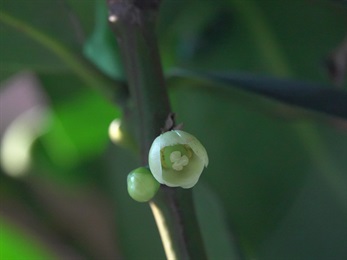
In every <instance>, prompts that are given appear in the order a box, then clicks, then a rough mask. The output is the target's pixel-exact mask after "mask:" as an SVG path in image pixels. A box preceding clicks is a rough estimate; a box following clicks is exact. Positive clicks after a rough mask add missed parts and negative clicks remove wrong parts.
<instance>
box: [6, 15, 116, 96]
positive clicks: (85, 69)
mask: <svg viewBox="0 0 347 260" xmlns="http://www.w3.org/2000/svg"><path fill="white" fill-rule="evenodd" d="M0 21H1V22H3V23H4V24H6V25H8V26H11V27H13V28H14V29H16V30H18V31H20V32H22V33H24V34H25V35H27V36H28V37H30V38H31V39H33V40H35V41H36V42H37V43H39V44H41V45H42V46H43V47H45V48H46V49H48V50H49V51H51V52H52V53H54V54H55V55H57V56H58V57H59V58H60V59H61V60H62V61H63V62H64V63H65V64H66V65H67V66H68V67H69V68H70V69H71V70H72V71H73V72H74V73H76V75H78V76H79V77H80V78H81V79H82V80H83V81H84V82H85V83H86V85H87V86H89V87H92V88H95V89H97V90H98V91H101V92H102V93H103V94H104V96H106V97H108V98H109V97H111V96H112V95H111V91H110V89H111V88H110V87H109V86H110V85H111V84H110V83H109V82H106V79H105V78H103V77H102V76H101V75H100V74H99V73H98V72H96V71H95V70H94V69H93V68H92V67H91V66H90V65H89V64H88V63H87V62H85V61H84V60H83V59H82V58H81V57H79V56H78V55H75V54H73V53H72V52H71V51H70V50H69V49H67V48H65V46H64V45H63V44H62V43H60V42H59V41H57V40H56V39H54V38H52V37H50V36H48V35H46V34H44V33H43V32H41V31H39V30H37V29H35V28H34V27H32V26H30V25H28V24H27V23H25V22H24V21H21V20H20V19H17V18H15V17H13V16H11V15H10V14H7V13H5V12H3V11H0ZM118 87H120V86H118ZM118 87H117V90H119V88H118ZM117 90H116V91H117Z"/></svg>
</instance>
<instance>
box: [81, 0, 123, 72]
mask: <svg viewBox="0 0 347 260" xmlns="http://www.w3.org/2000/svg"><path fill="white" fill-rule="evenodd" d="M95 13H96V16H95V28H94V32H93V34H92V35H91V37H90V38H89V39H88V41H87V42H86V43H85V45H84V54H85V56H87V57H88V58H89V59H90V60H91V61H93V62H94V63H95V64H96V65H97V66H98V67H99V69H100V70H102V71H103V72H105V73H106V74H107V75H109V76H111V77H113V78H123V72H122V68H121V65H120V55H119V52H118V48H117V42H116V38H115V36H114V35H113V33H112V31H111V29H110V27H109V25H108V16H107V8H106V1H102V0H98V1H97V3H96V8H95Z"/></svg>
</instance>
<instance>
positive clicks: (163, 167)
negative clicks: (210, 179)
mask: <svg viewBox="0 0 347 260" xmlns="http://www.w3.org/2000/svg"><path fill="white" fill-rule="evenodd" d="M148 162H149V168H150V170H151V172H152V174H153V176H154V178H155V179H156V180H157V181H158V182H159V183H162V184H165V185H167V186H169V187H182V188H186V189H187V188H191V187H193V186H194V185H195V184H196V183H197V182H198V180H199V178H200V175H201V173H202V171H203V169H204V167H206V166H207V165H208V156H207V152H206V150H205V148H204V146H203V145H202V144H201V143H200V142H199V141H198V140H197V139H196V138H195V137H194V136H193V135H191V134H188V133H186V132H184V131H181V130H173V131H169V132H166V133H164V134H161V135H160V136H158V137H157V138H156V139H155V140H154V142H153V144H152V146H151V149H150V151H149V155H148Z"/></svg>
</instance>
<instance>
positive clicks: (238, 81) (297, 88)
mask: <svg viewBox="0 0 347 260" xmlns="http://www.w3.org/2000/svg"><path fill="white" fill-rule="evenodd" d="M177 75H180V76H188V77H193V78H194V77H195V78H198V79H204V80H209V81H212V82H215V83H217V84H214V87H215V89H217V87H218V88H230V87H234V88H240V89H242V90H246V91H249V92H252V93H256V94H260V95H263V96H265V97H268V98H272V99H275V100H277V101H280V102H284V103H286V104H289V105H294V106H298V107H301V108H304V109H310V110H313V111H316V112H322V113H326V114H329V115H333V116H338V117H342V118H345V119H346V118H347V92H346V91H344V90H340V89H337V88H334V86H329V85H323V84H319V83H311V82H304V81H296V80H292V79H281V78H275V77H265V76H256V75H253V74H250V73H222V72H192V71H178V72H177ZM220 83H221V84H220Z"/></svg>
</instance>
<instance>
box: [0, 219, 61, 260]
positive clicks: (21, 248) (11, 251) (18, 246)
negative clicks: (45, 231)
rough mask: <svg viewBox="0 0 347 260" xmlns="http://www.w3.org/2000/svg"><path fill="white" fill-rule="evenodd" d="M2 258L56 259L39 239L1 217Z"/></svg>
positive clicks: (0, 246)
mask: <svg viewBox="0 0 347 260" xmlns="http://www.w3.org/2000/svg"><path fill="white" fill-rule="evenodd" d="M0 227H1V232H0V258H1V259H11V260H22V259H35V260H40V259H42V260H46V259H56V256H54V255H53V254H52V253H51V252H49V251H48V249H47V248H44V245H42V244H41V243H40V242H39V241H38V240H37V239H35V238H34V237H32V236H30V235H28V234H26V233H25V232H24V231H23V230H20V229H19V228H18V227H15V226H13V224H10V223H9V222H8V221H7V220H5V219H4V218H3V217H0Z"/></svg>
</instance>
